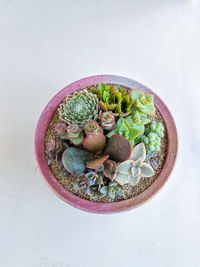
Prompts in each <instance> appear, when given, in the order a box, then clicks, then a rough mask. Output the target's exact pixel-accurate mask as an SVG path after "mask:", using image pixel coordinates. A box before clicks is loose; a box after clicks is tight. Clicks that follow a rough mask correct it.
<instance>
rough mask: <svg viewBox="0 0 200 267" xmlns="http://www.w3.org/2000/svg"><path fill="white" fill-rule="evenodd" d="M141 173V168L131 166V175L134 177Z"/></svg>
mask: <svg viewBox="0 0 200 267" xmlns="http://www.w3.org/2000/svg"><path fill="white" fill-rule="evenodd" d="M140 174H141V169H140V168H136V167H132V168H131V176H132V177H135V176H138V175H140Z"/></svg>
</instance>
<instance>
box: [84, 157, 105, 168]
mask: <svg viewBox="0 0 200 267" xmlns="http://www.w3.org/2000/svg"><path fill="white" fill-rule="evenodd" d="M108 158H109V155H106V156H103V157H100V158H97V159H94V160H92V161H89V162H88V163H87V164H86V168H89V169H95V170H98V169H99V167H100V166H101V165H102V164H103V163H104V161H106V160H107V159H108Z"/></svg>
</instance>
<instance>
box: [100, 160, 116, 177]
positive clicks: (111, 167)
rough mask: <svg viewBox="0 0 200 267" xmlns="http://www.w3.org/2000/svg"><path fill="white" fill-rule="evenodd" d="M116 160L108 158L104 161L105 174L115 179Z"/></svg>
mask: <svg viewBox="0 0 200 267" xmlns="http://www.w3.org/2000/svg"><path fill="white" fill-rule="evenodd" d="M116 165H117V164H116V162H115V161H113V160H109V159H108V160H106V161H105V163H104V170H103V174H104V175H105V176H106V177H108V178H109V179H110V180H111V181H113V180H114V179H115V177H116V175H117V169H116Z"/></svg>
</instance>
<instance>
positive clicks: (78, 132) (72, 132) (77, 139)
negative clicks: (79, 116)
mask: <svg viewBox="0 0 200 267" xmlns="http://www.w3.org/2000/svg"><path fill="white" fill-rule="evenodd" d="M66 138H67V139H69V140H70V141H71V142H72V144H74V145H75V146H79V145H81V143H82V142H83V139H84V134H83V130H82V128H81V127H80V126H79V125H78V124H70V125H68V126H67V128H66Z"/></svg>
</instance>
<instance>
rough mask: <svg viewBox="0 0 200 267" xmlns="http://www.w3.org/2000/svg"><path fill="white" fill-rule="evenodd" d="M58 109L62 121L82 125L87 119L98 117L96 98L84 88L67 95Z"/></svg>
mask: <svg viewBox="0 0 200 267" xmlns="http://www.w3.org/2000/svg"><path fill="white" fill-rule="evenodd" d="M58 111H59V117H60V119H61V120H62V121H65V122H67V123H68V124H74V123H75V124H78V125H80V126H83V125H84V124H85V123H86V122H87V121H91V120H96V119H97V118H98V116H99V115H98V113H99V105H98V98H97V96H96V95H94V94H93V93H90V92H88V91H87V90H86V89H83V90H81V91H76V92H75V93H74V94H73V95H67V97H66V99H65V100H64V101H63V103H62V104H61V105H60V107H59V109H58Z"/></svg>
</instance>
